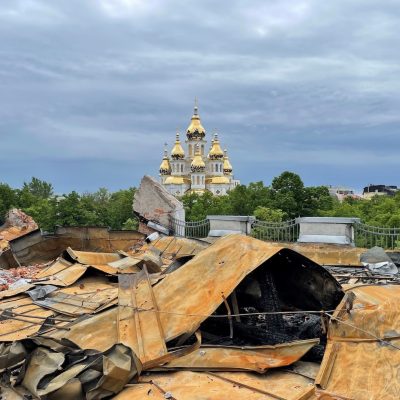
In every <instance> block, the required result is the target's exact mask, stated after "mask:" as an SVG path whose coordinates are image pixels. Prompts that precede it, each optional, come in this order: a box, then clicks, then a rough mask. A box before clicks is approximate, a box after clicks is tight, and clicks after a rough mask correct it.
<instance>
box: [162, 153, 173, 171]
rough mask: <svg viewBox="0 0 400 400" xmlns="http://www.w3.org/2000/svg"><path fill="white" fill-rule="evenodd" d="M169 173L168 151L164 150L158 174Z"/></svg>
mask: <svg viewBox="0 0 400 400" xmlns="http://www.w3.org/2000/svg"><path fill="white" fill-rule="evenodd" d="M170 173H171V165H170V163H169V157H168V151H167V149H165V150H164V157H163V160H162V162H161V165H160V174H161V175H169V174H170Z"/></svg>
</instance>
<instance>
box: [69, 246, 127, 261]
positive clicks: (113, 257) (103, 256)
mask: <svg viewBox="0 0 400 400" xmlns="http://www.w3.org/2000/svg"><path fill="white" fill-rule="evenodd" d="M66 253H67V254H68V255H69V257H71V258H72V260H74V261H75V262H77V263H79V264H83V265H105V264H108V263H110V262H113V261H117V260H120V259H121V258H122V256H121V255H120V254H118V253H96V252H88V251H78V250H73V249H71V247H68V248H67V250H66Z"/></svg>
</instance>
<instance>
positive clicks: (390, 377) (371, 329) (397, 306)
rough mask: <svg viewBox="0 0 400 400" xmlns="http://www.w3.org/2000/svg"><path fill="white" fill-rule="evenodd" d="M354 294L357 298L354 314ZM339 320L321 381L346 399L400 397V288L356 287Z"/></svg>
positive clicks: (333, 328) (388, 399) (338, 314)
mask: <svg viewBox="0 0 400 400" xmlns="http://www.w3.org/2000/svg"><path fill="white" fill-rule="evenodd" d="M351 293H354V294H355V299H354V303H353V310H352V311H350V312H349V313H348V312H346V303H348V302H349V300H348V299H349V296H350V295H351ZM333 317H334V320H333V321H332V322H331V323H330V325H329V335H328V346H327V348H326V351H325V355H324V359H323V362H322V365H321V369H320V372H319V374H318V376H317V379H316V383H317V384H319V385H320V386H321V388H322V389H324V390H326V391H327V392H328V393H334V394H336V395H337V396H342V397H343V398H351V399H356V400H371V399H385V400H395V399H399V398H400V380H399V377H398V373H399V365H400V286H398V285H397V286H395V285H387V286H372V285H371V286H364V287H358V288H355V289H353V290H351V291H349V292H348V293H347V296H346V297H345V298H344V299H343V301H342V303H341V305H340V306H339V307H338V310H337V311H336V312H335V313H334V315H333ZM335 319H336V320H335ZM338 320H339V321H338ZM324 390H322V391H321V393H324ZM321 398H322V397H321ZM339 398H341V397H339Z"/></svg>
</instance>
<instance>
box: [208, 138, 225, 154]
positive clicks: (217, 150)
mask: <svg viewBox="0 0 400 400" xmlns="http://www.w3.org/2000/svg"><path fill="white" fill-rule="evenodd" d="M208 158H209V159H210V160H222V159H223V158H224V152H223V151H222V149H221V146H220V144H219V140H218V134H217V133H215V134H214V140H213V141H212V145H211V149H210V152H209V153H208Z"/></svg>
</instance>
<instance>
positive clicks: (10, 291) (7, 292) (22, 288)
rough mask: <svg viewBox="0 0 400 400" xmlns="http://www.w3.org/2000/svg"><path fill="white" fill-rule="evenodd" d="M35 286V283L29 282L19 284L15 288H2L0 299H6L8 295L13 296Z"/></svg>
mask: <svg viewBox="0 0 400 400" xmlns="http://www.w3.org/2000/svg"><path fill="white" fill-rule="evenodd" d="M34 287H35V285H32V284H31V283H27V284H25V285H21V286H18V287H17V288H15V289H8V290H2V291H1V292H0V300H2V299H4V298H6V297H13V296H15V295H17V294H20V293H25V292H27V291H28V290H30V289H32V288H34Z"/></svg>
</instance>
